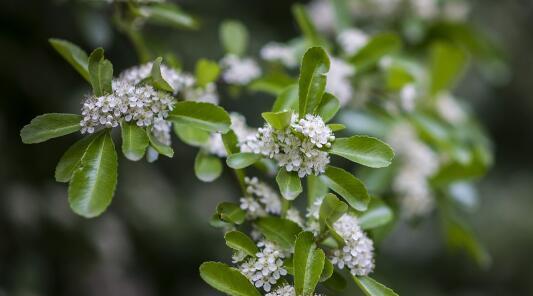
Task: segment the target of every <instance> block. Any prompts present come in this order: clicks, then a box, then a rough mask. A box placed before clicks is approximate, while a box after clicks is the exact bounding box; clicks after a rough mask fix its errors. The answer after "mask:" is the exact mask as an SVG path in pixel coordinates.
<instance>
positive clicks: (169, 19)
mask: <svg viewBox="0 0 533 296" xmlns="http://www.w3.org/2000/svg"><path fill="white" fill-rule="evenodd" d="M138 14H139V15H140V16H142V17H144V18H145V19H147V20H148V22H150V23H153V24H157V25H163V26H171V27H175V28H178V29H197V28H198V27H199V23H198V21H197V20H196V18H194V17H192V16H190V15H189V14H187V13H185V12H184V11H183V10H181V9H180V8H179V7H178V6H177V5H175V4H173V3H157V4H152V5H143V6H141V7H139V9H138Z"/></svg>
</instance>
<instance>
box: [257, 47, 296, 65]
mask: <svg viewBox="0 0 533 296" xmlns="http://www.w3.org/2000/svg"><path fill="white" fill-rule="evenodd" d="M260 55H261V58H262V59H263V60H265V61H271V62H279V63H281V64H282V65H284V66H286V67H288V68H292V67H294V66H296V65H297V64H298V58H297V56H296V53H295V52H294V50H293V49H292V48H290V47H289V46H287V45H284V44H282V43H277V42H270V43H267V44H266V45H265V46H263V48H261V53H260Z"/></svg>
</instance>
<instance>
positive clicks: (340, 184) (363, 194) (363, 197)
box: [320, 166, 370, 211]
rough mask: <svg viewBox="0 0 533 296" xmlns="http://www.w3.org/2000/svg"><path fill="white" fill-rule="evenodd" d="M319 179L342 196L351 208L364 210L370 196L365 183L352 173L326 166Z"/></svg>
mask: <svg viewBox="0 0 533 296" xmlns="http://www.w3.org/2000/svg"><path fill="white" fill-rule="evenodd" d="M320 179H321V180H322V182H324V183H325V184H326V185H327V186H328V187H329V188H331V190H333V191H335V192H337V193H338V194H339V195H340V196H342V197H343V198H344V200H346V202H347V203H348V204H349V205H350V206H351V207H352V208H354V209H356V210H358V211H364V210H366V208H367V205H368V202H369V201H370V196H368V192H367V191H366V188H365V185H364V184H363V183H362V182H361V181H360V180H359V179H357V178H356V177H354V176H353V175H352V174H350V173H348V172H347V171H345V170H343V169H341V168H337V167H333V166H328V167H327V168H326V172H325V173H324V174H323V175H321V176H320Z"/></svg>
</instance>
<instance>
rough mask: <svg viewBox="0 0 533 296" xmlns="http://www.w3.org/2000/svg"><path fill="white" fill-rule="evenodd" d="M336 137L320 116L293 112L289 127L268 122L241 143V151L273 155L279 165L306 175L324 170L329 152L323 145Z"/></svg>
mask: <svg viewBox="0 0 533 296" xmlns="http://www.w3.org/2000/svg"><path fill="white" fill-rule="evenodd" d="M298 135H301V136H303V137H302V138H300V137H299V136H298ZM334 140H335V136H334V135H333V132H332V131H331V129H329V127H327V126H326V124H325V123H324V121H323V120H322V119H321V118H320V117H319V116H315V115H310V114H309V115H306V116H305V117H304V118H302V119H298V117H297V115H296V114H294V115H293V117H292V122H291V125H290V127H287V128H286V129H285V130H275V129H274V128H273V127H272V126H271V125H270V124H268V123H266V124H265V126H264V127H262V128H259V129H258V131H257V134H256V135H255V137H250V138H249V139H248V140H246V141H245V142H244V143H242V144H241V151H242V152H252V153H255V154H262V155H264V156H267V157H269V158H273V159H274V160H276V161H277V163H278V165H279V166H281V167H284V168H285V169H286V170H287V171H288V172H291V171H295V172H297V173H298V176H299V177H300V178H303V177H305V176H307V175H311V174H314V175H318V174H321V173H323V172H324V171H325V169H326V165H327V164H328V163H329V154H328V153H327V152H325V151H322V150H321V149H322V148H323V147H330V146H331V142H332V141H334Z"/></svg>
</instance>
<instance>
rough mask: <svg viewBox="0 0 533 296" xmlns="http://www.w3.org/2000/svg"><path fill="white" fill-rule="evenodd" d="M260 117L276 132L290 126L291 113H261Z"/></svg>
mask: <svg viewBox="0 0 533 296" xmlns="http://www.w3.org/2000/svg"><path fill="white" fill-rule="evenodd" d="M261 116H263V118H264V119H265V121H266V122H268V123H269V124H270V125H271V126H272V127H273V128H275V129H277V130H284V129H285V128H286V127H288V126H289V125H290V124H291V117H292V112H291V111H280V112H263V113H261Z"/></svg>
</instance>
